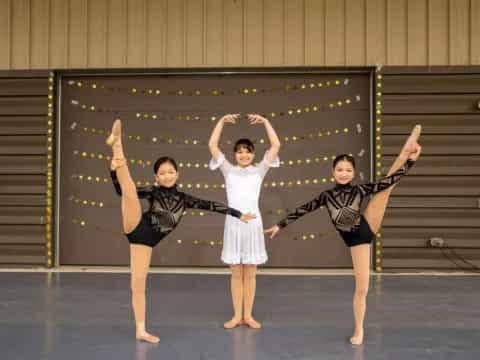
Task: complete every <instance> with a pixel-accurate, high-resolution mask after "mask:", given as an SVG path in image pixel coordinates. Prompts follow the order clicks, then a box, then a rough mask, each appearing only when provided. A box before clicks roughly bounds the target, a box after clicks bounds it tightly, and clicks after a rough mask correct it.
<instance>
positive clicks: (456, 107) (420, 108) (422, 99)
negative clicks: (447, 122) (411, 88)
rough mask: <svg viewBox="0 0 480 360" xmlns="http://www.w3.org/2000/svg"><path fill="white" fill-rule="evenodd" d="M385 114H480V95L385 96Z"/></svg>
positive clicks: (383, 98)
mask: <svg viewBox="0 0 480 360" xmlns="http://www.w3.org/2000/svg"><path fill="white" fill-rule="evenodd" d="M382 101H383V108H382V111H383V113H384V114H480V109H478V107H477V103H478V101H480V90H479V93H478V94H469V95H461V94H460V95H459V94H454V95H383V96H382Z"/></svg>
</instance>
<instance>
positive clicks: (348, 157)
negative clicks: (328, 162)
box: [332, 154, 355, 169]
mask: <svg viewBox="0 0 480 360" xmlns="http://www.w3.org/2000/svg"><path fill="white" fill-rule="evenodd" d="M339 161H348V162H349V163H350V164H352V166H353V168H354V169H355V159H354V157H353V156H352V155H348V154H341V155H338V156H337V157H336V158H335V159H334V160H333V165H332V168H333V169H335V166H337V163H338V162H339Z"/></svg>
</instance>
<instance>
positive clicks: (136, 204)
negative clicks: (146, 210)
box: [106, 120, 142, 234]
mask: <svg viewBox="0 0 480 360" xmlns="http://www.w3.org/2000/svg"><path fill="white" fill-rule="evenodd" d="M106 142H107V145H109V146H110V147H111V148H112V151H113V157H112V162H111V165H110V168H111V169H112V170H115V171H116V173H117V178H118V182H119V183H120V187H121V189H122V224H123V231H124V232H125V233H126V234H128V233H130V232H132V231H133V230H134V229H135V227H136V226H137V225H138V224H139V223H140V219H141V217H142V206H141V204H140V200H139V199H138V195H137V188H136V186H135V183H134V182H133V179H132V177H131V175H130V171H129V170H128V166H127V161H126V160H125V155H124V153H123V146H122V123H121V121H120V120H115V122H114V123H113V127H112V133H111V135H110V136H109V137H108V139H107V141H106Z"/></svg>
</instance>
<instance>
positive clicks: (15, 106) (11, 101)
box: [0, 96, 48, 115]
mask: <svg viewBox="0 0 480 360" xmlns="http://www.w3.org/2000/svg"><path fill="white" fill-rule="evenodd" d="M47 105H48V99H47V97H45V96H39V97H30V96H29V97H3V98H0V115H47V113H48V111H47Z"/></svg>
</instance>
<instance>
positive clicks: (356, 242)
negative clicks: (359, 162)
mask: <svg viewBox="0 0 480 360" xmlns="http://www.w3.org/2000/svg"><path fill="white" fill-rule="evenodd" d="M420 132H421V127H420V125H417V126H415V128H414V129H413V131H412V134H411V135H410V137H409V138H408V140H407V141H406V143H405V145H404V146H403V148H402V150H401V152H400V154H399V156H398V157H397V158H396V160H395V162H394V163H393V165H392V167H391V168H390V170H389V172H388V174H387V176H386V177H384V178H382V179H381V180H379V181H378V182H376V183H369V184H362V185H352V184H351V181H352V180H353V177H354V173H355V160H354V158H353V157H351V156H349V155H339V156H337V157H336V158H335V160H334V161H333V176H334V178H335V181H336V185H335V187H334V188H333V189H330V190H326V191H323V192H322V193H320V194H319V195H318V196H317V197H316V198H315V199H313V200H312V201H309V202H308V203H306V204H304V205H302V206H300V207H298V208H297V209H295V211H293V212H292V213H290V214H288V215H287V216H286V217H285V218H284V219H283V220H281V221H280V222H279V223H277V225H275V226H273V227H271V228H270V229H268V230H265V233H267V234H270V238H273V237H274V236H275V235H276V234H277V233H278V231H279V230H280V229H282V228H284V227H286V226H287V225H289V224H291V223H293V222H294V221H295V220H297V219H299V218H300V217H302V216H304V215H306V214H309V213H311V212H312V211H314V210H316V209H318V208H319V207H321V206H325V207H326V208H327V210H328V212H329V215H330V217H331V220H332V222H333V225H334V226H335V228H336V229H337V230H338V232H339V233H340V236H341V237H342V238H343V240H344V241H345V244H346V245H347V246H348V247H349V248H350V252H351V256H352V263H353V269H354V273H355V294H354V297H353V313H354V320H355V330H354V333H353V335H352V337H351V338H350V342H351V343H352V344H354V345H360V344H362V342H363V321H364V318H365V311H366V296H367V292H368V284H369V275H370V243H371V242H372V239H373V238H374V236H375V234H376V233H377V232H378V231H379V230H380V227H381V224H382V221H383V217H384V215H385V209H386V207H387V204H388V199H389V197H390V194H391V192H392V190H393V188H394V186H395V184H397V183H398V182H399V181H400V179H401V178H402V177H403V176H404V175H406V174H407V172H408V170H409V169H410V168H411V167H412V166H413V165H414V163H415V161H416V160H417V159H418V157H419V156H420V152H421V147H420V145H419V144H418V143H417V140H418V137H419V136H420ZM368 195H373V197H372V198H371V200H370V202H369V203H368V206H367V208H366V210H365V212H364V214H363V215H362V214H361V213H360V207H361V204H362V201H363V200H364V199H365V198H366V197H367V196H368Z"/></svg>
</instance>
